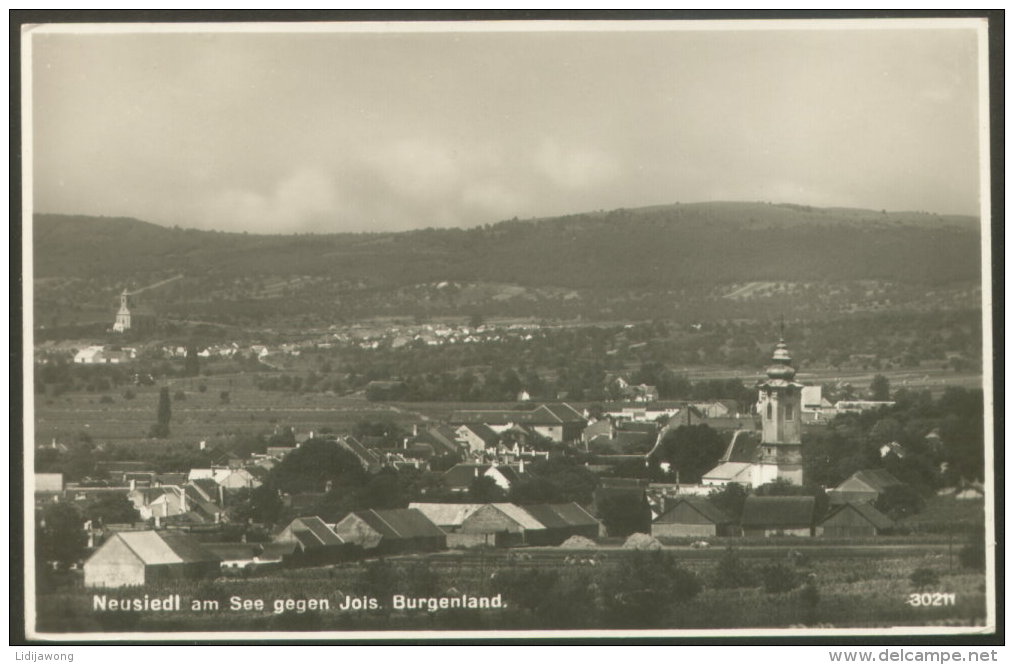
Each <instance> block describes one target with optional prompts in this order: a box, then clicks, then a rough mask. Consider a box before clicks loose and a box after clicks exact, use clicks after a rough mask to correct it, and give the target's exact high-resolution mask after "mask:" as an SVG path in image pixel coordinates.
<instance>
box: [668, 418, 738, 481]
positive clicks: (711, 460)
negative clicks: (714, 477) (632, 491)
mask: <svg viewBox="0 0 1014 665" xmlns="http://www.w3.org/2000/svg"><path fill="white" fill-rule="evenodd" d="M724 450H725V446H724V444H723V443H722V438H721V437H720V436H719V434H718V432H716V431H715V430H713V429H711V428H710V427H708V426H707V425H681V426H680V427H678V428H676V429H675V430H670V431H669V432H668V433H666V435H665V436H664V437H663V439H662V443H661V444H660V446H659V450H658V452H657V453H656V455H657V456H658V457H659V459H661V460H665V461H668V462H669V463H670V464H671V465H672V466H673V468H675V469H676V470H677V471H678V472H679V479H680V482H682V483H699V482H701V475H703V474H704V473H706V472H707V471H709V470H710V469H713V468H714V467H715V465H716V464H717V463H718V459H719V458H720V457H721V455H722V452H723V451H724Z"/></svg>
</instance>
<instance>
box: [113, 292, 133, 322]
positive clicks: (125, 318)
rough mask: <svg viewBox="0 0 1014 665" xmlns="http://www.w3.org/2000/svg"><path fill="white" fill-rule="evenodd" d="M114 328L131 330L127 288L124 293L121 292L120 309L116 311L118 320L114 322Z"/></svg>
mask: <svg viewBox="0 0 1014 665" xmlns="http://www.w3.org/2000/svg"><path fill="white" fill-rule="evenodd" d="M113 330H115V331H116V332H125V331H127V330H130V303H129V294H128V293H127V289H123V293H121V294H120V311H118V312H117V313H116V322H115V323H114V324H113Z"/></svg>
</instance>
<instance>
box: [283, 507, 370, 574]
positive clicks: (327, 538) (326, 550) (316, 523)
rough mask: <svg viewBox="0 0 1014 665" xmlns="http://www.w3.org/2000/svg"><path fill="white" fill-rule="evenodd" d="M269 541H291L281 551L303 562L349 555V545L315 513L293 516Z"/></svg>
mask: <svg viewBox="0 0 1014 665" xmlns="http://www.w3.org/2000/svg"><path fill="white" fill-rule="evenodd" d="M273 542H274V543H275V544H282V543H286V544H289V545H292V546H293V549H291V550H285V551H284V552H281V555H283V558H286V559H290V560H293V561H294V562H297V563H300V564H303V565H306V564H323V563H334V562H336V561H341V560H342V559H345V558H348V557H349V556H350V554H351V549H352V548H349V547H347V546H346V542H345V540H344V539H343V538H341V537H340V536H339V535H338V534H337V533H335V531H334V529H332V528H331V527H329V526H328V525H327V524H325V523H324V521H323V520H322V519H320V518H319V517H317V516H310V517H297V518H296V519H294V520H292V521H291V522H289V524H288V526H286V527H285V528H284V529H282V530H281V531H279V532H278V533H277V534H276V535H275V537H274V539H273ZM286 552H288V554H286ZM276 554H277V552H276Z"/></svg>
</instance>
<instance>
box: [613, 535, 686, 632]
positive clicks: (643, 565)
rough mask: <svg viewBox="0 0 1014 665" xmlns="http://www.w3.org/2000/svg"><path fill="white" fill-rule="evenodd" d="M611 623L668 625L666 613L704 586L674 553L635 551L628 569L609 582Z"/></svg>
mask: <svg viewBox="0 0 1014 665" xmlns="http://www.w3.org/2000/svg"><path fill="white" fill-rule="evenodd" d="M607 586H608V590H607V594H606V602H607V606H608V610H609V614H610V616H609V620H610V622H611V623H615V624H617V625H620V626H622V627H627V626H636V627H639V628H647V627H654V626H658V625H663V624H665V623H666V619H667V617H666V610H667V609H668V608H669V607H670V606H671V605H675V604H679V603H683V602H686V601H688V600H691V599H692V598H694V597H695V596H697V594H699V593H700V592H701V589H703V587H704V585H703V584H701V580H700V578H699V577H698V576H697V575H696V574H695V573H693V572H692V571H689V570H687V569H686V568H683V567H682V566H681V565H680V564H679V563H678V560H677V559H676V558H675V557H674V556H673V555H672V553H670V552H663V551H661V550H657V551H654V552H641V551H635V552H633V553H632V555H631V556H630V557H629V559H628V560H627V562H626V565H623V566H620V567H619V568H618V569H617V571H616V574H615V575H613V576H611V577H610V578H608V580H607Z"/></svg>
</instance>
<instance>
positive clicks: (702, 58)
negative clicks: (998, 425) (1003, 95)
mask: <svg viewBox="0 0 1014 665" xmlns="http://www.w3.org/2000/svg"><path fill="white" fill-rule="evenodd" d="M114 14H115V13H114ZM988 28H989V25H988V21H987V19H986V18H984V17H981V16H980V17H974V16H968V17H950V18H945V17H897V18H891V17H888V18H869V17H867V18H849V17H835V18H827V19H819V18H806V19H793V18H777V19H775V18H772V19H757V18H751V19H746V18H743V19H740V18H728V19H713V18H712V19H703V20H680V19H674V20H669V19H664V20H638V19H631V20H392V21H385V20H345V21H339V20H330V21H329V20H322V21H290V22H281V21H279V22H271V21H219V22H216V21H215V20H214V19H212V18H209V20H207V21H189V22H187V21H176V22H173V21H165V22H158V21H147V22H146V21H143V20H138V21H137V22H131V21H117V20H114V19H110V21H109V22H88V21H83V22H82V21H77V22H60V21H58V20H54V21H53V22H40V23H38V24H27V25H23V26H22V29H21V45H20V48H21V50H20V53H21V63H20V65H21V68H20V101H21V112H20V128H21V167H22V172H21V211H20V214H21V220H20V234H21V237H20V240H18V243H19V244H20V246H21V252H22V261H23V268H22V286H23V311H22V312H21V314H22V317H21V330H22V332H21V335H22V337H23V345H22V358H21V362H22V371H23V386H22V392H23V407H24V408H23V411H24V413H23V423H22V424H23V436H22V440H21V441H20V442H19V441H17V440H16V439H14V438H13V437H12V442H11V447H12V450H15V449H16V448H17V447H18V445H19V444H20V445H21V448H22V450H23V460H22V462H23V471H24V474H23V477H24V497H23V501H24V505H23V509H24V511H23V512H24V519H23V527H24V533H23V537H22V538H21V540H22V541H23V563H24V578H23V583H24V608H23V615H24V624H25V627H24V630H25V635H26V638H27V639H29V640H34V641H37V642H39V643H45V642H47V641H49V642H89V641H101V642H109V641H113V642H115V641H124V642H131V641H137V640H156V641H162V642H173V641H186V640H189V641H190V642H194V641H195V640H197V641H200V640H215V639H230V640H236V641H240V642H257V641H260V640H270V639H275V638H284V639H290V640H300V639H310V638H312V639H319V640H343V639H350V638H357V639H379V640H384V639H390V638H411V639H413V640H420V641H425V640H428V639H441V638H448V637H456V638H464V639H467V638H469V637H481V638H484V639H497V638H504V639H507V638H523V639H530V640H538V639H539V638H540V637H548V636H555V637H560V636H562V637H568V636H570V637H589V638H590V637H596V636H600V637H610V636H611V637H623V636H629V637H634V638H637V637H649V638H650V637H656V638H673V639H677V638H685V637H703V638H707V637H721V636H730V635H737V636H776V637H777V636H782V637H792V636H796V637H798V636H803V637H806V636H810V637H819V636H836V637H848V636H858V637H862V636H881V637H883V636H896V637H906V636H913V635H924V636H931V635H932V636H952V637H974V636H980V637H981V636H988V635H995V634H996V631H997V607H998V599H997V587H996V583H995V581H996V574H997V573H996V568H997V565H998V560H997V549H996V545H995V544H996V541H997V535H996V534H997V528H998V524H997V521H996V517H995V514H994V505H995V501H996V496H997V491H998V488H997V486H996V476H995V472H996V470H997V469H996V468H995V467H994V460H995V459H996V454H995V450H994V436H995V435H994V415H993V413H994V409H996V408H999V407H997V405H995V404H994V371H995V368H994V365H993V362H994V358H995V357H996V356H995V354H996V353H997V352H998V350H997V349H998V348H999V353H1000V354H1001V356H1000V357H1001V358H1002V339H1000V340H996V339H994V336H993V334H994V333H993V325H994V321H993V316H994V301H993V296H994V287H993V274H994V270H996V269H997V268H996V266H997V264H999V265H1001V266H1002V258H998V257H997V256H995V254H994V250H995V248H994V243H995V240H994V238H993V235H992V225H993V224H996V223H998V222H997V221H996V220H994V219H993V215H994V214H995V213H993V210H992V208H991V205H992V199H991V196H992V194H991V187H992V186H993V185H992V180H991V178H992V176H991V169H990V163H991V162H990V154H991V148H992V149H995V146H991V144H990V129H991V125H990V117H991V116H990V110H991V106H990V95H989V92H990V75H991V72H990V65H991V61H990V52H989V49H990V39H992V38H993V37H994V35H993V34H992V33H991V32H990V31H989V29H988ZM1001 38H1002V35H1001ZM999 65H1000V66H1001V67H1002V62H1000V63H999ZM1001 131H1002V129H1001ZM1001 150H1002V149H1001ZM14 219H15V221H14V222H12V226H13V225H15V224H18V222H17V218H16V217H14ZM999 223H1002V221H1001V222H999ZM1001 239H1002V236H1001ZM12 242H13V241H12ZM15 354H16V352H15V351H12V358H16V357H17V356H16V355H15ZM1000 376H1001V380H1002V374H1001V375H1000ZM12 417H14V418H17V417H18V414H17V413H12ZM1000 459H1001V460H1002V456H1001V457H1000ZM999 491H1001V492H1002V488H1000V489H999ZM15 510H16V509H15ZM1000 526H1001V528H1002V525H1000ZM1001 533H1002V531H1001ZM14 537H15V538H16V537H18V534H14ZM12 547H14V548H18V547H21V545H20V544H18V545H14V546H12Z"/></svg>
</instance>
